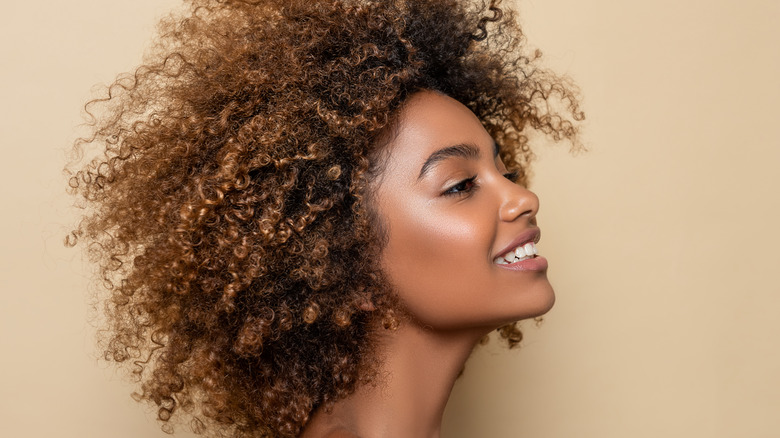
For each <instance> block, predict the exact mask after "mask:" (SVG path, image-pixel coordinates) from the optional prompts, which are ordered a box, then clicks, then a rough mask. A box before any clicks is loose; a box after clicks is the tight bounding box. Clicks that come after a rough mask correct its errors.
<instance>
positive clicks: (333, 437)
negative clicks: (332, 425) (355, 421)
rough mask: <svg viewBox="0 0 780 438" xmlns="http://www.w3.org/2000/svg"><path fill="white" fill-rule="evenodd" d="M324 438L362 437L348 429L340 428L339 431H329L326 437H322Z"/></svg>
mask: <svg viewBox="0 0 780 438" xmlns="http://www.w3.org/2000/svg"><path fill="white" fill-rule="evenodd" d="M322 438H360V437H359V436H358V435H355V434H354V433H352V432H350V431H348V430H347V429H344V428H342V427H339V428H337V429H333V430H330V431H328V432H327V433H326V434H325V435H323V436H322Z"/></svg>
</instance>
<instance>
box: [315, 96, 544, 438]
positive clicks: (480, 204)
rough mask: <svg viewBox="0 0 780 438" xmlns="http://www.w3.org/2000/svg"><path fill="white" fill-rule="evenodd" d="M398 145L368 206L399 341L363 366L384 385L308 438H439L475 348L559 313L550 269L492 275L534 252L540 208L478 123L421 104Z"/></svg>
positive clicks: (436, 103) (537, 262)
mask: <svg viewBox="0 0 780 438" xmlns="http://www.w3.org/2000/svg"><path fill="white" fill-rule="evenodd" d="M395 134H396V135H395V136H394V137H392V138H391V140H390V142H389V144H387V146H386V147H385V149H384V150H383V152H385V154H384V155H383V157H382V158H383V161H382V164H383V165H384V166H385V167H384V168H383V170H382V173H381V175H380V176H379V178H378V179H377V181H375V182H374V197H373V200H374V202H375V203H376V205H375V207H376V209H377V213H378V214H379V216H380V217H381V219H382V221H383V224H384V225H385V226H386V227H387V229H388V230H387V231H388V243H387V246H386V247H385V248H384V250H383V253H382V257H381V260H380V261H379V262H380V263H381V264H382V267H383V269H384V270H385V272H386V273H387V274H388V276H389V278H390V281H391V283H392V284H393V286H394V289H395V292H396V293H397V294H398V296H399V298H400V300H401V302H402V305H403V306H404V308H405V312H406V315H405V316H406V317H407V318H405V319H404V320H403V321H402V322H401V325H400V327H399V328H398V329H397V330H394V331H390V330H384V329H382V328H381V327H377V330H376V333H378V336H379V338H378V339H377V340H378V342H379V357H378V358H367V360H372V361H379V363H380V370H379V371H380V375H381V376H382V380H381V381H380V382H378V383H377V384H376V385H364V386H361V387H360V388H358V389H357V391H356V392H355V393H354V394H352V395H351V396H349V397H347V398H345V399H342V400H339V401H337V402H336V403H335V404H334V406H333V409H332V410H331V411H330V412H325V411H323V410H319V411H318V412H316V413H315V415H314V416H313V417H312V419H311V421H310V422H309V424H308V425H307V426H306V429H305V430H304V432H303V434H302V435H301V437H302V438H322V437H326V438H356V437H360V438H397V437H405V438H438V437H439V436H440V430H441V421H442V415H443V413H444V407H445V405H446V404H447V399H448V398H449V396H450V392H451V391H452V385H453V384H454V382H455V379H456V378H457V376H458V375H459V373H460V372H461V370H462V369H463V365H464V363H465V362H466V359H467V358H468V356H469V354H470V353H471V351H472V349H473V348H474V345H475V344H476V343H477V342H478V341H479V340H480V339H481V338H482V336H484V335H485V334H486V333H488V332H489V331H490V330H493V329H495V328H497V327H499V326H501V325H503V324H506V323H509V322H512V321H516V320H518V319H523V318H529V317H533V316H537V315H540V314H543V313H545V312H546V311H547V310H549V309H550V307H551V306H552V305H553V302H554V301H555V296H554V294H553V290H552V287H551V286H550V283H549V282H548V281H547V276H546V269H547V262H546V260H545V259H544V258H542V257H539V256H536V257H530V258H525V256H523V259H522V260H520V261H516V262H513V263H509V264H502V263H496V259H497V258H498V257H499V256H502V255H505V254H506V253H508V252H509V251H512V250H515V248H516V247H518V246H525V244H527V243H528V242H529V241H533V240H538V236H539V235H538V228H537V227H536V212H537V210H538V208H539V201H538V199H537V198H536V196H535V195H534V194H533V193H531V192H529V191H528V190H526V189H524V188H522V187H520V186H518V185H516V184H514V183H513V182H512V181H511V180H510V179H508V178H507V176H508V175H507V171H506V168H505V167H504V165H503V164H502V163H501V162H500V160H498V159H497V158H496V156H495V148H494V144H493V140H492V139H491V138H490V136H489V135H488V133H487V132H486V131H485V129H484V128H483V127H482V125H481V124H480V122H479V120H478V119H477V118H476V116H474V114H473V113H471V111H469V109H468V108H466V107H465V106H463V105H462V104H460V103H459V102H457V101H456V100H454V99H451V98H449V97H447V96H443V95H441V94H437V93H434V92H429V91H425V92H420V93H417V94H415V95H414V96H412V97H410V98H409V100H408V101H407V102H406V105H405V106H404V108H403V110H402V111H401V114H400V120H399V125H398V130H397V132H396V133H395ZM426 163H427V164H426ZM530 248H531V249H533V245H531V246H530ZM512 260H514V259H512ZM366 306H367V307H370V304H367V305H366ZM366 310H370V309H369V308H367V309H366Z"/></svg>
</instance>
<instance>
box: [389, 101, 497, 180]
mask: <svg viewBox="0 0 780 438" xmlns="http://www.w3.org/2000/svg"><path fill="white" fill-rule="evenodd" d="M394 134H395V135H393V136H392V138H391V139H390V141H389V142H388V143H387V144H386V145H385V146H384V149H385V150H384V152H385V154H384V155H385V157H386V161H385V169H384V172H383V173H384V174H385V175H386V176H387V174H388V173H390V174H395V175H397V176H402V177H404V178H411V177H413V178H414V179H416V178H417V176H418V174H419V172H420V169H421V167H422V166H423V163H425V161H426V159H427V158H428V157H429V156H430V155H431V154H432V153H434V152H436V151H437V150H440V149H442V148H445V147H449V146H453V145H458V144H472V145H476V146H478V147H479V148H480V149H481V150H482V153H484V154H488V156H491V157H492V155H493V139H492V138H491V137H490V135H489V134H488V133H487V131H485V128H484V127H483V126H482V123H480V121H479V119H478V118H477V117H476V116H475V115H474V113H472V112H471V110H469V109H468V108H467V107H466V106H465V105H463V104H462V103H460V102H458V101H457V100H455V99H453V98H451V97H449V96H446V95H443V94H440V93H437V92H434V91H421V92H419V93H417V94H415V95H413V96H412V97H410V98H409V99H408V100H407V101H406V103H405V104H404V107H403V109H402V110H401V113H400V114H399V118H398V125H397V127H396V130H395V133H394Z"/></svg>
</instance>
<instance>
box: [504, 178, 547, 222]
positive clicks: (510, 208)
mask: <svg viewBox="0 0 780 438" xmlns="http://www.w3.org/2000/svg"><path fill="white" fill-rule="evenodd" d="M537 212H539V197H538V196H536V194H535V193H534V192H532V191H530V190H528V189H526V188H524V187H521V186H519V185H517V184H515V183H513V182H511V181H506V184H505V187H504V188H503V196H502V199H501V207H500V208H499V211H498V215H499V218H500V219H501V220H502V221H505V222H512V221H515V220H517V219H519V218H522V217H526V220H528V221H529V222H531V223H533V221H534V220H535V218H536V213H537Z"/></svg>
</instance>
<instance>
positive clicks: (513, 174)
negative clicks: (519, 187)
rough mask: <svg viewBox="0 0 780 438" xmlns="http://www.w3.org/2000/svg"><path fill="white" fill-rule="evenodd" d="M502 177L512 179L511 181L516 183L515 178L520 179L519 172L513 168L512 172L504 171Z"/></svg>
mask: <svg viewBox="0 0 780 438" xmlns="http://www.w3.org/2000/svg"><path fill="white" fill-rule="evenodd" d="M504 178H506V179H508V180H509V181H512V182H513V183H517V180H518V179H520V172H518V171H516V170H515V171H514V172H509V173H505V174H504Z"/></svg>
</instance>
